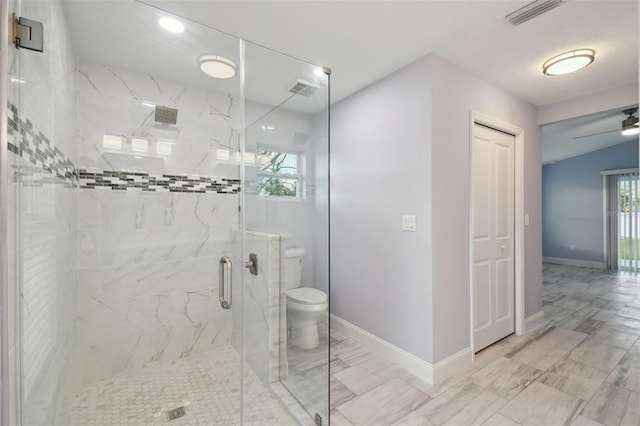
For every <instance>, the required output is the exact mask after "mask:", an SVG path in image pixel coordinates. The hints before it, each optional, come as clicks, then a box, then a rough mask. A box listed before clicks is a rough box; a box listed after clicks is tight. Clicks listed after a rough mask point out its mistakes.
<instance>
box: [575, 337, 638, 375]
mask: <svg viewBox="0 0 640 426" xmlns="http://www.w3.org/2000/svg"><path fill="white" fill-rule="evenodd" d="M624 354H625V351H623V350H621V349H617V348H613V347H611V346H607V345H601V344H600V343H595V342H592V341H587V342H584V343H581V344H580V346H578V347H577V348H575V349H574V350H572V351H571V354H569V358H570V359H572V360H574V361H579V362H581V363H583V364H587V365H591V366H592V367H596V368H600V369H602V370H605V371H607V372H609V371H611V370H612V369H613V367H615V366H616V364H618V362H619V361H620V360H621V359H622V357H623V356H624Z"/></svg>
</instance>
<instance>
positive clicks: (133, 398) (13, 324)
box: [0, 0, 329, 426]
mask: <svg viewBox="0 0 640 426" xmlns="http://www.w3.org/2000/svg"><path fill="white" fill-rule="evenodd" d="M2 7H3V9H2V19H3V21H2V22H4V23H6V22H14V14H15V21H16V26H15V28H16V31H18V32H19V30H20V27H21V26H22V27H27V26H29V25H32V24H31V23H30V21H28V20H31V21H35V22H36V24H37V23H38V22H40V23H42V29H43V47H44V48H43V51H42V52H38V51H36V50H30V49H29V48H28V46H27V45H26V43H25V46H24V47H22V48H16V47H15V40H14V38H13V33H14V31H13V29H12V28H9V29H6V28H4V24H3V30H2V31H5V34H6V33H8V37H5V39H4V43H3V45H2V48H1V49H2V50H1V53H2V60H3V62H4V64H5V65H4V67H5V68H4V69H3V75H2V86H3V87H2V92H3V95H2V105H3V106H2V108H3V109H2V123H6V127H4V128H3V129H2V147H1V148H0V159H1V160H2V161H1V162H0V172H1V173H0V205H1V206H2V208H1V210H0V215H1V220H2V228H1V229H2V245H3V246H2V250H1V251H0V253H1V254H2V275H1V276H0V278H1V281H0V282H1V283H2V284H3V287H2V342H1V344H2V346H1V354H2V419H3V421H2V424H3V425H4V424H6V425H12V426H13V425H29V426H35V425H56V426H67V425H78V426H87V425H94V424H95V425H118V426H120V425H142V424H145V425H146V424H149V425H164V424H170V425H181V424H183V425H187V424H188V425H239V424H259V425H278V426H280V425H288V424H292V425H295V424H304V425H307V424H308V425H314V424H323V425H327V424H328V423H329V402H328V400H329V395H328V391H329V372H328V369H329V351H328V341H329V336H328V308H326V309H322V308H318V309H319V310H318V312H317V313H315V314H314V316H313V317H314V318H315V322H313V321H312V322H308V320H305V321H307V322H305V324H307V325H308V324H311V323H313V324H314V327H315V328H314V327H308V326H307V325H305V328H304V330H307V329H309V332H310V333H311V334H312V336H311V337H309V338H306V337H305V339H304V342H305V343H304V344H297V343H296V341H295V340H294V339H292V335H293V334H292V329H295V330H300V329H301V328H300V327H298V328H295V325H296V324H292V322H294V323H295V319H294V318H293V317H292V315H291V314H290V313H289V312H288V308H287V306H288V303H287V290H288V289H291V288H293V287H297V286H299V285H302V286H305V287H314V288H315V289H316V290H318V292H316V293H314V294H324V295H328V293H329V283H328V281H329V278H328V258H329V256H328V206H329V204H328V201H329V192H328V188H329V185H328V170H329V168H328V160H329V156H328V152H329V140H328V125H329V70H328V69H326V68H322V67H319V66H316V65H313V64H309V63H306V62H304V61H301V60H298V59H295V58H292V57H289V56H286V55H283V54H280V53H277V52H274V51H271V50H269V49H266V48H264V47H261V46H258V45H255V44H252V43H249V42H247V41H244V40H241V39H238V38H235V37H232V36H230V35H227V34H224V33H221V32H219V31H216V30H214V29H212V28H209V27H207V26H205V25H202V24H199V23H196V22H194V21H193V20H189V19H185V18H182V17H178V16H174V15H171V14H169V13H167V12H164V11H163V10H160V9H158V8H155V7H153V6H150V5H147V4H143V3H140V2H137V1H134V0H123V1H64V0H48V1H32V0H9V2H8V3H7V2H4V3H3V5H2ZM211 7H212V11H214V9H215V3H212V6H211ZM212 13H213V12H212ZM26 19H28V20H26ZM37 33H38V31H37V28H36V29H35V30H32V31H31V33H30V34H32V35H33V37H37ZM23 41H25V40H23ZM18 43H19V42H18ZM292 249H293V250H292ZM300 249H303V250H300ZM288 253H298V254H299V256H298V257H297V258H296V259H299V260H296V261H298V262H300V263H299V265H302V279H301V280H300V279H298V280H297V281H295V280H296V279H295V277H291V276H287V271H289V270H290V268H289V267H288V265H289V264H290V263H291V259H292V257H291V256H289V255H288ZM292 280H293V281H292ZM294 281H295V282H294ZM298 281H299V282H298ZM305 318H306V317H305ZM316 326H317V327H316ZM296 332H298V331H296Z"/></svg>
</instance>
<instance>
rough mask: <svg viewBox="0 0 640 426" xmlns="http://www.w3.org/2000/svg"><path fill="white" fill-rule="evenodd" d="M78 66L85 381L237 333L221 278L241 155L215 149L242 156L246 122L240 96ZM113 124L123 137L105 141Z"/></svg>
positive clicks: (80, 358)
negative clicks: (162, 109) (226, 156)
mask: <svg viewBox="0 0 640 426" xmlns="http://www.w3.org/2000/svg"><path fill="white" fill-rule="evenodd" d="M77 76H78V80H79V84H78V87H79V89H78V90H79V102H80V109H79V110H80V120H79V122H80V137H79V143H78V163H77V164H78V168H79V169H80V189H79V217H78V221H79V256H80V259H79V283H80V284H79V292H78V307H79V308H78V338H77V344H76V353H75V358H74V360H75V361H74V362H75V363H76V365H77V366H78V371H82V372H83V373H82V377H78V378H77V379H78V380H77V382H76V383H75V384H74V385H75V386H76V387H77V386H84V385H87V384H90V383H93V382H95V381H97V380H99V379H102V378H110V377H112V376H113V375H114V374H116V373H118V372H121V371H125V370H135V369H139V368H141V367H143V366H144V365H145V364H147V363H148V362H149V361H152V360H173V359H178V358H181V357H185V356H188V355H190V354H195V353H197V352H202V351H205V350H209V349H213V348H216V347H220V346H225V345H228V344H230V343H231V335H232V328H231V317H230V312H229V311H227V310H223V309H221V308H220V305H219V303H218V283H217V281H218V259H219V258H220V257H221V256H222V255H231V250H233V248H232V229H238V228H239V214H238V206H239V201H240V199H239V197H240V195H239V183H240V182H239V180H238V178H239V175H238V174H239V166H238V163H234V162H232V161H218V160H217V159H216V157H217V156H216V154H217V150H218V149H224V150H228V151H229V153H230V158H231V159H233V158H234V156H233V153H235V152H236V151H237V150H238V149H239V146H238V132H239V129H240V125H241V124H240V102H239V101H238V100H237V99H235V98H234V97H233V96H229V95H224V94H218V93H214V92H207V91H206V90H203V89H201V88H193V87H189V86H188V85H185V84H180V83H175V82H171V81H167V80H164V79H162V78H159V77H158V76H155V75H150V74H141V73H137V72H131V71H126V70H120V69H115V68H113V67H108V66H103V65H100V64H95V63H88V62H81V63H80V65H79V67H78V71H77ZM143 103H152V104H155V105H162V106H168V107H172V108H177V109H178V122H177V124H176V125H167V124H158V123H156V122H155V121H154V114H153V113H154V109H153V108H151V107H149V106H145V105H144V104H143ZM104 135H116V136H119V137H120V140H121V141H122V146H121V147H120V148H119V149H117V148H116V149H114V148H105V147H104V144H103V137H104ZM134 138H136V139H144V140H146V141H147V150H148V152H141V151H135V150H133V149H132V148H133V146H132V139H134ZM158 142H161V143H162V142H164V143H167V142H168V143H169V146H170V147H171V148H170V149H171V153H170V154H169V153H166V152H167V151H166V149H165V150H162V151H159V150H157V148H158ZM165 148H166V145H165ZM138 149H139V148H138ZM158 152H165V154H158ZM136 157H140V158H136ZM123 171H127V172H129V173H124V174H123V173H121V172H123ZM133 172H138V173H137V174H134V173H133ZM163 175H164V176H165V178H163ZM180 175H183V176H180ZM187 175H188V176H187ZM127 176H128V177H129V178H130V180H131V183H129V184H127V183H126V179H127ZM166 176H170V178H167V177H166ZM171 177H173V178H171ZM223 178H224V179H223ZM118 189H126V190H118Z"/></svg>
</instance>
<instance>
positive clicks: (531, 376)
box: [471, 358, 542, 399]
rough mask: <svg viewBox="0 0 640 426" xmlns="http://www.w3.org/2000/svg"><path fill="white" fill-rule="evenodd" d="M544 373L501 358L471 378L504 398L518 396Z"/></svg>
mask: <svg viewBox="0 0 640 426" xmlns="http://www.w3.org/2000/svg"><path fill="white" fill-rule="evenodd" d="M541 374H542V372H541V371H540V370H538V369H535V368H533V367H529V366H527V365H524V364H520V363H519V362H516V361H513V360H511V359H508V358H500V359H498V360H497V361H495V362H494V363H492V364H490V365H488V366H486V367H485V368H483V369H482V370H480V371H478V372H477V373H475V374H473V375H472V376H471V381H472V382H474V383H475V384H477V385H479V386H482V387H483V388H484V389H486V390H488V391H490V392H492V393H493V394H495V395H498V396H500V397H502V398H507V399H510V398H512V397H514V396H515V395H517V394H518V393H519V392H520V391H521V390H522V389H524V388H525V386H527V385H528V384H529V383H531V382H532V381H533V380H535V379H536V377H538V376H540V375H541Z"/></svg>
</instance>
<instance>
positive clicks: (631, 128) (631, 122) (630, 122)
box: [622, 107, 640, 136]
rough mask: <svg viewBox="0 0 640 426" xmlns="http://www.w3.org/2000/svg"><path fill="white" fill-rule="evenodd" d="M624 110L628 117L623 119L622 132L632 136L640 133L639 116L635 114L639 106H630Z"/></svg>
mask: <svg viewBox="0 0 640 426" xmlns="http://www.w3.org/2000/svg"><path fill="white" fill-rule="evenodd" d="M622 112H624V113H625V114H627V115H628V117H627V118H625V119H624V120H622V134H623V135H624V136H631V135H637V134H638V133H640V127H638V125H639V124H640V123H639V122H638V117H636V116H634V114H635V113H637V112H638V108H637V107H636V108H629V109H625V110H624V111H622Z"/></svg>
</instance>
